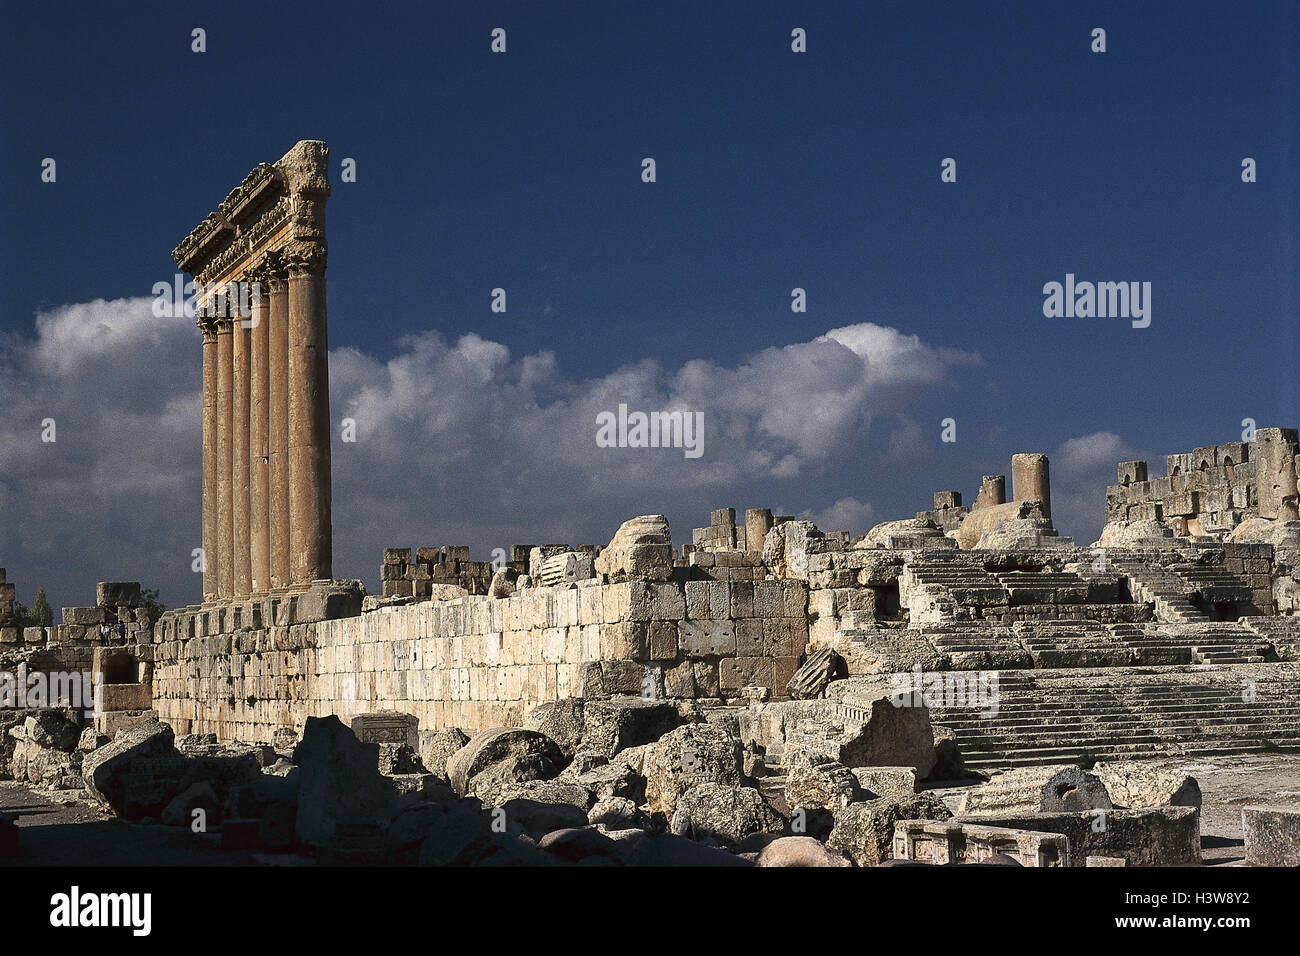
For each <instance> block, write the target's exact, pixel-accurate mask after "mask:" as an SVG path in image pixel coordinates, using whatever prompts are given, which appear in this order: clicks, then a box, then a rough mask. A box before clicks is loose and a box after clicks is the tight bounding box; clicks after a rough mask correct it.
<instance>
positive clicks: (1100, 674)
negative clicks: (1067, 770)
mask: <svg viewBox="0 0 1300 956" xmlns="http://www.w3.org/2000/svg"><path fill="white" fill-rule="evenodd" d="M998 678H999V682H998V691H999V695H998V707H997V713H996V715H991V716H988V717H983V716H981V714H980V713H979V711H978V710H976V709H973V708H949V709H945V708H932V709H931V712H930V717H931V721H932V722H933V723H935V724H939V725H942V726H945V727H950V728H952V730H953V731H954V732H955V733H956V735H957V741H958V745H959V747H960V749H961V752H962V755H963V757H964V759H965V761H966V764H967V766H969V767H972V768H977V769H991V768H995V767H1017V766H1032V765H1038V764H1048V763H1073V762H1076V761H1080V760H1123V759H1141V758H1154V757H1168V756H1190V755H1209V754H1220V753H1247V752H1258V751H1265V752H1267V751H1276V750H1286V751H1293V752H1300V669H1297V668H1296V667H1295V666H1293V665H1273V666H1271V667H1269V668H1268V669H1267V670H1263V669H1259V668H1253V667H1250V666H1242V665H1234V666H1227V667H1204V666H1198V667H1191V666H1189V667H1165V668H1160V669H1159V670H1158V671H1153V670H1150V669H1141V668H1105V669H1097V670H1092V671H1088V672H1085V673H1080V672H1079V671H1077V670H1076V671H1041V670H1035V671H1006V672H999V675H998Z"/></svg>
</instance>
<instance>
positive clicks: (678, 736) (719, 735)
mask: <svg viewBox="0 0 1300 956" xmlns="http://www.w3.org/2000/svg"><path fill="white" fill-rule="evenodd" d="M742 760H743V750H742V748H741V745H740V741H739V740H738V739H736V738H735V737H733V736H731V734H729V733H727V732H726V731H725V730H723V729H722V728H721V727H717V726H714V725H712V724H686V725H685V726H682V727H678V728H677V729H676V730H673V731H671V732H669V733H667V734H665V735H664V736H663V737H662V738H660V740H659V741H658V742H657V743H655V744H654V745H653V747H652V748H651V749H650V751H649V753H648V755H647V756H646V759H645V765H644V769H643V774H644V776H645V778H646V803H647V805H648V806H649V808H650V812H651V813H652V814H660V815H662V817H663V818H664V820H665V822H667V821H669V820H671V819H672V814H673V811H674V810H675V809H676V807H677V800H678V798H679V797H680V796H681V795H682V794H683V793H685V792H686V791H687V790H689V789H690V788H691V787H695V786H698V785H700V784H702V783H718V784H723V785H726V786H730V787H736V786H739V785H740V782H741V777H740V774H741V766H742Z"/></svg>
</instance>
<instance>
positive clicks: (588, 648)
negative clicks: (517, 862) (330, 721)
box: [148, 581, 808, 741]
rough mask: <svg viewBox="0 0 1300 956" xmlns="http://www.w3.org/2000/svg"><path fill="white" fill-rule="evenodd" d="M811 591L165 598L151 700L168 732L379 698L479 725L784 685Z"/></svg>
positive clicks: (251, 732) (774, 585) (225, 728)
mask: <svg viewBox="0 0 1300 956" xmlns="http://www.w3.org/2000/svg"><path fill="white" fill-rule="evenodd" d="M807 605H808V591H807V586H806V585H805V584H804V582H802V581H760V582H748V581H743V582H726V581H667V582H662V583H658V582H646V581H629V582H625V583H621V584H606V585H601V584H594V583H593V584H591V585H587V586H582V587H576V588H575V587H567V588H560V587H556V588H547V587H535V588H528V589H525V590H523V591H520V592H518V593H516V594H514V595H513V596H511V597H506V598H490V597H486V596H466V597H462V598H457V599H455V600H451V601H432V602H424V603H419V604H408V605H402V606H396V607H384V608H380V609H378V610H375V611H371V612H368V613H365V614H361V615H360V616H355V617H346V618H341V619H337V620H325V621H319V622H315V623H304V624H289V625H286V626H270V627H260V626H259V627H257V628H255V629H237V630H234V631H233V632H230V633H219V632H218V629H219V628H220V627H221V625H220V624H219V623H216V624H215V626H214V622H221V621H225V620H228V619H229V618H228V617H223V616H220V615H214V614H211V613H202V612H198V613H184V612H182V613H169V614H167V615H164V617H163V619H162V620H161V621H159V623H158V625H157V626H156V627H155V629H154V634H153V637H154V643H153V645H152V647H150V648H148V651H149V652H150V653H149V655H148V656H149V657H150V659H152V661H153V662H154V670H153V694H154V707H155V709H156V710H157V711H158V714H159V717H160V718H161V719H162V720H165V721H168V722H169V723H171V724H172V725H173V727H175V728H176V732H177V733H216V734H217V735H218V736H219V737H220V738H222V739H240V740H250V741H252V740H270V738H271V734H272V733H273V732H274V731H275V730H276V728H278V727H299V728H300V727H301V726H302V724H303V722H304V720H305V719H306V718H307V717H309V716H324V715H326V714H337V715H338V716H339V717H340V718H341V719H342V720H344V721H345V722H347V721H349V720H350V719H351V718H352V717H353V716H356V715H357V714H361V713H367V712H372V711H376V710H397V711H401V712H403V713H407V714H412V715H414V716H416V717H418V718H419V719H420V726H421V727H425V728H430V729H433V728H439V727H445V726H458V727H461V728H463V729H465V730H466V731H468V732H471V733H472V732H474V731H478V730H484V729H487V728H489V727H494V726H511V725H517V724H518V723H519V722H520V721H521V720H522V719H523V716H524V715H525V714H526V713H527V712H528V711H529V710H530V709H532V708H533V707H535V706H536V705H538V704H540V703H543V702H546V701H552V700H556V699H558V698H561V697H566V696H583V697H595V696H609V695H615V694H630V695H635V696H648V697H678V698H704V699H715V700H722V699H731V698H738V697H739V696H740V692H741V688H745V687H762V688H765V689H766V690H767V692H768V693H769V694H771V695H772V696H777V697H779V696H782V695H783V694H784V693H785V685H786V683H787V682H788V681H789V679H790V677H791V676H792V675H793V673H794V671H795V669H796V668H797V667H798V664H799V660H800V655H801V654H802V653H803V652H804V649H805V647H806V645H807V643H808V626H807ZM256 623H258V624H260V623H261V621H260V620H259V621H257V622H256ZM210 627H211V628H212V630H209V628H210Z"/></svg>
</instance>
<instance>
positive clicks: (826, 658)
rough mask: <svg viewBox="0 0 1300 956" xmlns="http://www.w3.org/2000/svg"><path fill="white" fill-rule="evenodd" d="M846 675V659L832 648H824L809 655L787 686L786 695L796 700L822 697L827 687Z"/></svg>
mask: <svg viewBox="0 0 1300 956" xmlns="http://www.w3.org/2000/svg"><path fill="white" fill-rule="evenodd" d="M845 673H846V671H845V669H844V658H842V657H840V655H838V654H836V653H835V651H833V650H832V649H831V648H829V647H823V648H822V649H821V650H819V651H813V652H812V653H811V654H809V655H808V660H806V661H804V662H803V664H801V665H800V667H799V669H798V670H797V671H795V672H794V676H793V677H791V678H790V681H789V683H788V684H786V685H785V689H786V693H787V694H789V695H790V697H792V698H794V699H795V700H812V699H814V698H817V697H821V696H822V694H823V693H825V691H826V685H827V684H829V683H830V682H831V681H832V680H834V679H835V678H836V677H842V676H844V674H845Z"/></svg>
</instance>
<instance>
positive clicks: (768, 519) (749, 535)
mask: <svg viewBox="0 0 1300 956" xmlns="http://www.w3.org/2000/svg"><path fill="white" fill-rule="evenodd" d="M771 530H772V509H771V508H750V509H748V510H747V511H746V512H745V550H747V551H762V550H763V542H764V541H766V540H767V533H768V532H769V531H771Z"/></svg>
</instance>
